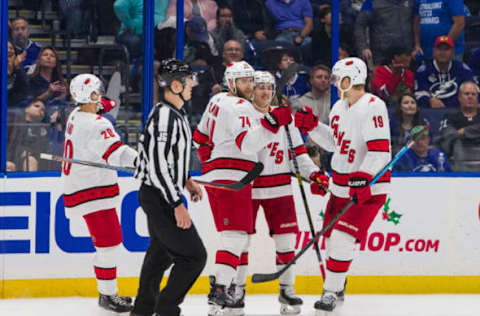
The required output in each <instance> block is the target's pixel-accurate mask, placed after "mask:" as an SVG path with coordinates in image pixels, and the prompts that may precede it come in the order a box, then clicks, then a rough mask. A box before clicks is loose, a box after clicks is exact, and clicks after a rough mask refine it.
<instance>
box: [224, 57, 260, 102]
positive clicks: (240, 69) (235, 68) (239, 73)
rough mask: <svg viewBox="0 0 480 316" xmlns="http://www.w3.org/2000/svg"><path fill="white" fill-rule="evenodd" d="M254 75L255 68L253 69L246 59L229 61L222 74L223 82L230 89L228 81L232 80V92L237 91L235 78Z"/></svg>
mask: <svg viewBox="0 0 480 316" xmlns="http://www.w3.org/2000/svg"><path fill="white" fill-rule="evenodd" d="M254 75H255V70H254V69H253V67H252V66H250V64H249V63H247V62H246V61H243V60H242V61H234V62H231V63H230V64H228V65H227V68H226V69H225V73H224V75H223V77H224V80H225V84H226V86H227V87H228V89H229V90H230V84H229V82H232V85H233V89H234V90H233V93H235V94H236V93H237V85H236V80H237V79H238V78H248V77H252V78H253V77H254Z"/></svg>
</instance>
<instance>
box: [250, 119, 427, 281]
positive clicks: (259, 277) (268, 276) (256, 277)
mask: <svg viewBox="0 0 480 316" xmlns="http://www.w3.org/2000/svg"><path fill="white" fill-rule="evenodd" d="M427 130H428V129H427V128H424V129H423V130H422V131H421V132H419V133H418V134H417V135H416V136H415V137H414V138H413V139H412V140H411V141H409V142H408V144H406V145H405V146H404V147H403V148H402V150H400V151H399V152H398V153H397V154H396V155H395V157H393V159H392V160H391V161H390V162H389V163H388V164H387V165H386V166H385V167H384V168H383V169H382V170H380V172H378V173H377V175H376V176H375V177H374V178H373V180H372V181H371V182H370V184H369V185H370V186H372V185H373V184H374V183H375V182H377V180H378V179H379V178H380V177H381V176H382V175H383V174H384V173H385V172H387V170H388V169H390V167H392V166H393V165H394V164H395V163H396V162H397V160H398V159H400V157H402V156H403V155H404V154H405V152H406V151H407V150H408V149H409V148H410V147H412V146H413V144H414V143H415V141H416V140H417V139H418V137H419V136H421V135H423V134H424V133H425V131H427ZM355 203H356V201H355V196H354V197H353V198H351V199H350V201H349V202H348V203H347V204H346V205H345V206H344V207H343V208H342V209H341V210H340V212H338V213H337V215H335V216H334V217H333V218H332V220H331V221H330V222H328V224H326V225H325V226H324V227H323V228H322V229H321V230H320V231H319V232H318V233H316V234H315V236H314V237H313V238H312V239H311V240H310V241H309V242H308V243H307V244H306V245H305V247H303V249H302V250H300V251H299V252H298V253H297V254H296V255H295V257H293V259H292V260H291V261H290V262H289V263H288V264H286V265H285V266H284V267H283V268H282V269H280V270H278V271H277V272H274V273H254V274H253V276H252V282H253V283H260V282H268V281H273V280H275V279H278V277H279V276H280V275H282V274H283V273H284V272H285V271H286V270H287V269H288V268H290V266H291V265H292V264H295V262H296V261H297V260H298V258H300V257H301V256H302V255H303V254H304V253H305V252H306V251H307V250H308V248H310V246H312V245H313V244H316V243H317V241H318V239H319V238H320V237H321V236H322V235H323V234H324V233H325V232H326V231H327V230H329V229H330V228H331V227H332V226H333V225H335V223H336V222H337V220H338V219H339V218H340V217H342V216H343V214H345V213H346V212H347V211H348V210H349V209H350V207H352V205H353V204H355Z"/></svg>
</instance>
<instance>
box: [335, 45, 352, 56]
mask: <svg viewBox="0 0 480 316" xmlns="http://www.w3.org/2000/svg"><path fill="white" fill-rule="evenodd" d="M351 56H352V49H351V48H350V46H348V44H347V43H340V45H339V47H338V60H341V59H345V58H348V57H351Z"/></svg>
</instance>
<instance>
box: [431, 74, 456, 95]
mask: <svg viewBox="0 0 480 316" xmlns="http://www.w3.org/2000/svg"><path fill="white" fill-rule="evenodd" d="M457 91H458V84H457V83H456V82H455V79H454V80H449V81H445V82H437V83H434V84H432V85H431V86H430V94H431V95H432V96H434V97H436V98H439V99H447V98H450V97H451V96H454V95H455V94H456V93H457Z"/></svg>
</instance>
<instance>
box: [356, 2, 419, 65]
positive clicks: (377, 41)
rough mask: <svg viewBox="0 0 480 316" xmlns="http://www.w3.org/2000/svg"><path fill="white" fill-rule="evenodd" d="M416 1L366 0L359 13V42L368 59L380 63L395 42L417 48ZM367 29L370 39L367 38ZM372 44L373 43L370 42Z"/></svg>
mask: <svg viewBox="0 0 480 316" xmlns="http://www.w3.org/2000/svg"><path fill="white" fill-rule="evenodd" d="M412 10H413V3H412V0H397V1H390V0H366V1H365V2H364V3H363V6H362V9H361V11H360V13H359V14H358V16H357V21H356V24H355V31H354V34H355V42H356V44H357V46H358V53H359V54H360V55H361V56H362V57H363V59H364V60H365V61H368V60H370V59H372V58H373V63H374V64H375V65H380V64H381V63H382V62H384V60H385V59H386V58H388V49H389V48H390V46H391V45H392V44H393V43H397V44H399V43H401V44H402V45H404V46H405V47H406V48H407V49H411V48H413V36H412ZM367 29H368V30H369V38H370V41H367V38H368V37H367ZM369 44H370V45H369Z"/></svg>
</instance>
